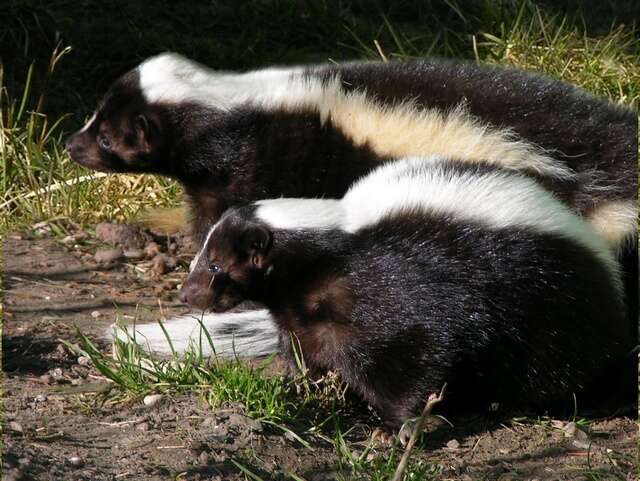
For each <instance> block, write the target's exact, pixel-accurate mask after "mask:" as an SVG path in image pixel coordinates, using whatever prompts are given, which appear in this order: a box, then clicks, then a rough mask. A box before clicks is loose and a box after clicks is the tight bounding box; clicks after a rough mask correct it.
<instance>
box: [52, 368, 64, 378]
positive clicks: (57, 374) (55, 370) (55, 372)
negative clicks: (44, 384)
mask: <svg viewBox="0 0 640 481" xmlns="http://www.w3.org/2000/svg"><path fill="white" fill-rule="evenodd" d="M49 373H50V374H51V376H52V377H53V378H54V379H59V378H61V377H62V375H63V373H62V368H61V367H56V368H53V369H51V371H49Z"/></svg>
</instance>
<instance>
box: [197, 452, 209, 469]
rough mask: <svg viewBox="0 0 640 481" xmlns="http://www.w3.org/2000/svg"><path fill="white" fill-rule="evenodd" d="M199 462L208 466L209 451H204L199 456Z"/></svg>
mask: <svg viewBox="0 0 640 481" xmlns="http://www.w3.org/2000/svg"><path fill="white" fill-rule="evenodd" d="M198 462H199V463H200V466H207V465H208V464H209V453H208V452H206V451H202V452H201V453H200V456H198Z"/></svg>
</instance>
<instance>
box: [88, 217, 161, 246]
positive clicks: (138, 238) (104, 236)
mask: <svg viewBox="0 0 640 481" xmlns="http://www.w3.org/2000/svg"><path fill="white" fill-rule="evenodd" d="M96 237H97V238H98V239H100V240H102V241H103V242H107V243H109V244H114V245H118V246H122V247H124V248H125V249H142V248H143V247H144V245H145V244H146V243H147V242H148V241H149V240H150V237H149V235H147V234H144V233H143V232H140V230H139V229H138V228H136V227H134V226H130V225H126V224H113V223H109V222H102V223H100V224H98V225H97V226H96Z"/></svg>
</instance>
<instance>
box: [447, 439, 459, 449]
mask: <svg viewBox="0 0 640 481" xmlns="http://www.w3.org/2000/svg"><path fill="white" fill-rule="evenodd" d="M458 448H460V443H459V442H458V440H457V439H452V440H451V441H449V442H448V443H447V449H451V450H456V449H458Z"/></svg>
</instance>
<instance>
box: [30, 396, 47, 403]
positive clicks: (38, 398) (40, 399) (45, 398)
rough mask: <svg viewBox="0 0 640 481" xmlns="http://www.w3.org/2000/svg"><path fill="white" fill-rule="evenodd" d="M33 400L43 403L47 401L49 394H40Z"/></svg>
mask: <svg viewBox="0 0 640 481" xmlns="http://www.w3.org/2000/svg"><path fill="white" fill-rule="evenodd" d="M33 400H34V401H35V402H37V403H43V402H46V401H47V396H46V395H44V394H38V395H37V396H36V397H34V398H33Z"/></svg>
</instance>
